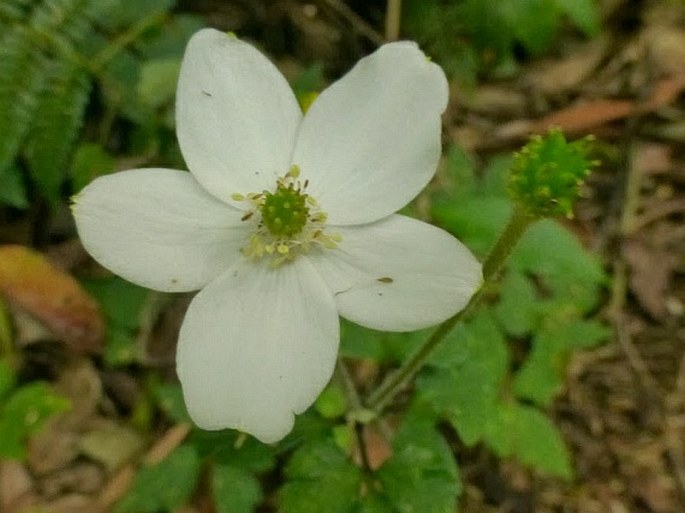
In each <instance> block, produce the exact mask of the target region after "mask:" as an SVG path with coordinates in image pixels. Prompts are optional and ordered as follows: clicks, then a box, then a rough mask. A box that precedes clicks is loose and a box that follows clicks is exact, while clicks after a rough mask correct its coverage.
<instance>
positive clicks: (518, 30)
mask: <svg viewBox="0 0 685 513" xmlns="http://www.w3.org/2000/svg"><path fill="white" fill-rule="evenodd" d="M498 7H499V9H500V12H502V16H503V18H504V20H505V21H504V22H505V24H506V25H507V26H508V27H509V29H510V30H511V31H512V33H513V34H514V35H515V36H516V39H517V40H519V41H520V42H521V43H523V45H524V46H525V47H526V49H527V50H529V51H530V52H532V53H533V54H541V53H542V52H544V51H545V50H547V49H548V48H549V47H550V46H551V44H552V41H553V39H554V38H555V36H556V35H557V32H558V31H559V21H560V20H559V12H558V10H557V6H556V4H555V2H554V0H503V1H500V2H499V5H498Z"/></svg>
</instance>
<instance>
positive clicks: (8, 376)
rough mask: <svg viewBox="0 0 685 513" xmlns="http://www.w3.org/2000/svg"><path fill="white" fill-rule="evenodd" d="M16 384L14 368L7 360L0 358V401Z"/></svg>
mask: <svg viewBox="0 0 685 513" xmlns="http://www.w3.org/2000/svg"><path fill="white" fill-rule="evenodd" d="M16 384H17V375H16V372H15V370H14V366H13V365H12V364H11V362H10V360H9V359H8V358H0V401H2V400H4V399H5V397H7V395H8V394H9V393H10V391H11V390H12V389H13V388H14V387H15V386H16ZM0 404H2V403H1V402H0Z"/></svg>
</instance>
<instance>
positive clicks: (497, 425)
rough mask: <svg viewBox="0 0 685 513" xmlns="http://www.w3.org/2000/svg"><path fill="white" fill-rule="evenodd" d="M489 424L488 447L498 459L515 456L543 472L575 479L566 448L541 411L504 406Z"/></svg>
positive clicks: (518, 406) (552, 425) (514, 405)
mask: <svg viewBox="0 0 685 513" xmlns="http://www.w3.org/2000/svg"><path fill="white" fill-rule="evenodd" d="M498 412H499V416H498V418H497V419H496V420H495V421H493V422H491V423H489V424H488V436H487V440H486V442H487V444H488V445H489V446H490V447H491V448H492V449H493V450H494V451H495V453H496V454H497V455H498V456H501V457H509V456H515V457H516V458H517V459H518V460H520V461H521V462H522V463H524V464H526V465H530V466H531V467H533V468H535V469H537V470H540V471H542V472H545V473H548V474H551V475H554V476H558V477H561V478H563V479H571V478H572V477H573V469H572V467H571V460H570V456H569V453H568V450H567V449H566V446H565V444H564V442H563V440H562V438H561V436H560V435H559V432H558V431H557V429H556V427H555V426H554V424H553V423H552V422H551V420H550V419H549V418H548V417H547V416H546V415H544V414H543V413H542V412H540V411H539V410H537V409H535V408H532V407H530V406H525V405H521V404H504V403H502V404H501V405H500V407H499V409H498Z"/></svg>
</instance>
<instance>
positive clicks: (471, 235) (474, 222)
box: [432, 195, 511, 257]
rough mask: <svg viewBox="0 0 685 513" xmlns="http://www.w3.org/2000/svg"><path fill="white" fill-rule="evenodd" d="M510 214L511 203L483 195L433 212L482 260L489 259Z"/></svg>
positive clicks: (437, 219) (435, 209) (441, 223)
mask: <svg viewBox="0 0 685 513" xmlns="http://www.w3.org/2000/svg"><path fill="white" fill-rule="evenodd" d="M510 212H511V202H510V201H509V200H508V199H506V198H500V197H497V196H480V195H477V196H470V197H466V198H463V199H460V200H458V201H456V200H455V201H454V202H451V203H447V202H443V203H436V204H434V205H433V209H432V215H433V217H434V218H435V220H436V221H437V222H438V223H439V224H440V225H441V226H443V227H444V228H446V229H447V230H448V231H450V232H451V233H453V234H454V235H455V236H456V237H458V238H459V240H461V241H462V242H463V243H464V244H466V245H467V246H468V247H469V248H470V249H471V251H473V252H474V253H475V254H476V256H479V257H484V256H485V255H487V252H488V251H489V250H490V248H491V247H492V245H493V244H494V243H495V239H496V238H497V235H498V234H499V232H500V231H501V230H502V229H503V228H504V225H505V224H506V222H507V220H508V219H509V215H510Z"/></svg>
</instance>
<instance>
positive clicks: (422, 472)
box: [376, 415, 462, 513]
mask: <svg viewBox="0 0 685 513" xmlns="http://www.w3.org/2000/svg"><path fill="white" fill-rule="evenodd" d="M393 448H394V452H393V455H392V457H391V458H390V459H388V460H387V461H386V462H385V463H384V464H383V466H382V467H381V468H380V469H379V471H378V472H377V476H376V477H377V478H378V480H379V481H380V483H381V488H382V494H383V495H384V496H385V497H386V498H387V499H388V502H390V503H391V504H392V505H393V506H394V508H395V511H398V512H400V513H425V512H428V511H430V512H431V513H453V512H454V511H455V507H456V501H457V497H458V496H459V495H460V494H461V490H462V485H461V480H460V477H459V473H458V468H457V465H456V462H455V461H454V456H453V455H452V451H451V450H450V447H449V446H448V445H447V443H446V442H445V441H444V440H443V439H442V437H441V436H440V435H439V434H438V433H437V432H436V431H435V428H434V427H433V425H432V422H430V421H426V420H424V419H420V418H416V417H412V416H411V415H410V416H408V417H407V418H405V421H404V423H403V425H402V427H401V428H400V430H399V431H398V433H397V435H396V437H395V439H394V440H393Z"/></svg>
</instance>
